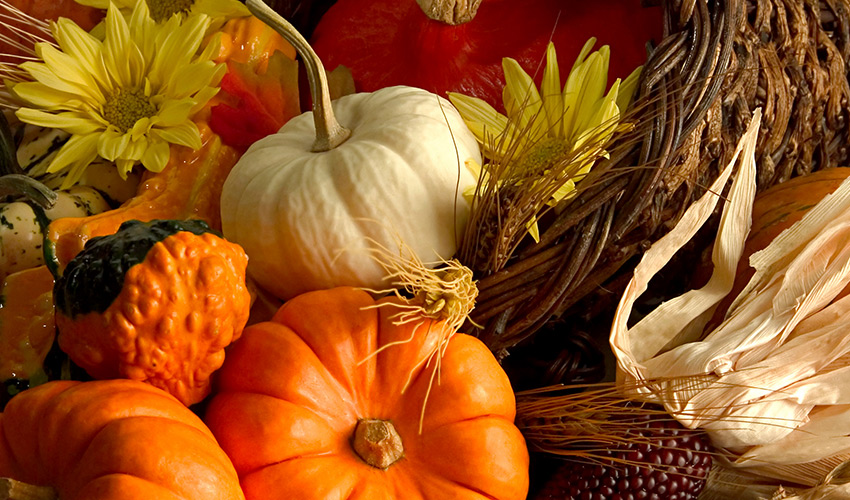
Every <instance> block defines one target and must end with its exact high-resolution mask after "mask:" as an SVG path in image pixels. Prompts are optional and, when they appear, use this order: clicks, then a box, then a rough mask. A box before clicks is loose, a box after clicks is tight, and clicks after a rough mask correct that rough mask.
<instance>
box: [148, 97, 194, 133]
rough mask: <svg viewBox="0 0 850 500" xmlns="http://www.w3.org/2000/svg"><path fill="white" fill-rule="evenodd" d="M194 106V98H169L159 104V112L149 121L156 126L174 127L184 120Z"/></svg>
mask: <svg viewBox="0 0 850 500" xmlns="http://www.w3.org/2000/svg"><path fill="white" fill-rule="evenodd" d="M194 106H195V100H194V99H188V98H187V99H179V100H178V99H171V100H168V101H165V102H163V103H162V104H160V105H159V112H158V113H157V115H156V117H154V118H153V119H152V120H151V121H152V122H153V124H154V126H156V127H174V126H177V125H180V124H181V123H183V122H185V121H186V119H187V118H188V117H189V113H190V112H191V111H192V108H194Z"/></svg>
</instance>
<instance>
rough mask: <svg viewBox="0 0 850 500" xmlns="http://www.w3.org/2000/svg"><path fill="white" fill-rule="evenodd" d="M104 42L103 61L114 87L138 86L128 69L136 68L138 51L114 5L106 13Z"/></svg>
mask: <svg viewBox="0 0 850 500" xmlns="http://www.w3.org/2000/svg"><path fill="white" fill-rule="evenodd" d="M106 40H108V41H109V43H107V44H105V45H104V50H103V59H104V61H105V63H106V67H107V68H108V70H109V74H110V76H111V77H112V79H113V80H114V82H115V85H117V86H118V87H121V88H133V87H135V86H137V85H138V84H139V82H138V79H137V78H134V77H133V76H134V75H133V74H132V73H131V71H130V67H131V66H133V67H138V60H139V59H140V58H141V54H140V53H139V50H138V49H137V48H136V46H135V44H134V43H133V42H132V39H131V36H130V27H129V26H128V25H127V21H126V20H125V19H124V16H123V15H122V14H121V12H120V11H119V10H118V7H117V6H115V5H114V4H112V5H110V6H109V10H107V11H106Z"/></svg>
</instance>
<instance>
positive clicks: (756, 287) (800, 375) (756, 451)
mask: <svg viewBox="0 0 850 500" xmlns="http://www.w3.org/2000/svg"><path fill="white" fill-rule="evenodd" d="M759 120H760V114H759V113H756V114H755V115H754V117H753V120H752V122H751V123H750V126H749V128H748V130H747V132H746V133H745V134H744V136H743V137H742V139H741V142H740V144H739V145H738V148H737V150H736V153H735V158H734V159H733V161H732V162H731V163H730V164H729V165H728V166H727V167H726V169H724V171H723V173H722V175H721V176H720V178H718V180H717V182H715V184H714V186H712V189H711V191H714V192H718V190H719V189H720V188H721V187H722V186H723V183H724V182H726V178H727V177H728V176H729V175H730V174H731V170H732V168H733V166H734V164H736V163H737V164H738V170H737V173H736V174H735V179H734V181H733V183H732V186H731V190H730V192H729V196H728V200H726V201H725V206H724V209H723V214H722V218H721V223H720V227H719V230H718V234H717V239H716V243H715V248H714V253H713V255H712V260H713V263H714V266H715V267H714V271H713V274H712V276H711V279H710V281H709V282H708V284H707V285H705V286H704V287H703V288H701V289H698V290H691V291H689V292H687V293H685V294H683V295H682V296H680V297H677V298H675V299H673V300H670V301H668V302H666V303H664V304H662V305H661V306H659V307H658V308H657V309H656V310H655V311H653V312H652V313H651V314H649V315H648V316H646V317H645V318H643V319H642V320H641V321H640V322H638V323H636V324H635V325H632V326H629V325H628V323H627V321H628V319H629V316H630V313H631V309H632V306H633V304H634V302H635V300H636V299H637V297H638V296H640V294H641V293H643V292H644V291H645V290H646V288H647V283H648V282H649V280H650V279H651V278H652V276H654V275H655V274H656V273H657V272H658V271H659V270H660V269H661V268H662V267H663V266H664V264H666V263H667V262H668V261H669V260H670V258H671V257H672V256H673V254H674V253H675V252H676V251H677V250H678V249H679V248H681V247H682V246H683V245H684V244H685V243H686V242H687V241H688V239H689V238H690V237H692V235H693V234H694V233H695V232H696V231H697V230H698V229H699V227H700V226H701V225H702V224H703V223H704V222H705V221H706V220H707V218H708V216H709V215H710V212H711V210H712V209H713V208H714V207H715V205H716V203H717V202H718V201H719V197H718V196H716V195H712V194H708V195H706V196H704V197H703V198H702V199H700V200H699V201H698V202H697V203H695V204H694V205H693V206H692V207H691V208H690V209H689V210H688V212H687V213H686V215H685V217H684V218H683V219H682V221H681V222H680V223H679V225H677V227H676V228H674V229H673V230H672V231H671V232H670V233H669V234H668V235H667V236H666V237H665V238H663V239H662V240H659V241H658V242H657V243H656V244H655V245H654V246H653V247H652V248H651V249H650V250H649V251H648V252H647V253H646V255H645V256H644V258H643V259H642V261H641V262H640V264H639V265H638V266H637V268H636V269H635V273H634V277H633V278H632V280H631V282H630V283H629V286H628V287H627V289H626V291H625V293H624V295H623V297H622V299H621V302H620V304H619V307H618V310H617V313H616V317H615V320H614V323H613V325H612V331H611V346H612V348H613V350H614V353H615V355H616V356H617V360H618V368H619V375H618V381H619V382H620V383H623V384H624V387H625V386H629V387H642V388H643V389H642V390H641V392H642V394H636V396H638V397H642V398H643V399H649V400H653V401H656V402H659V403H661V404H663V405H664V406H665V407H666V409H667V411H668V412H670V413H671V414H672V415H674V416H675V417H676V418H677V419H679V420H680V421H681V422H682V423H683V424H685V425H686V426H688V427H691V428H697V427H699V428H703V429H705V430H707V431H708V432H709V434H710V436H711V437H712V440H713V442H714V443H715V445H716V446H717V447H718V448H720V449H722V450H724V451H728V452H730V454H731V456H732V457H733V458H732V464H733V465H736V466H747V467H756V468H760V469H761V471H760V473H761V474H766V475H768V476H771V477H773V478H774V479H778V480H784V481H795V480H797V479H799V478H798V477H796V476H795V475H794V473H793V471H794V468H793V467H789V466H790V465H792V464H805V463H813V462H817V461H820V460H824V459H827V458H829V457H834V456H837V455H839V454H846V453H848V451H850V336H848V335H847V328H848V327H850V315H848V314H847V312H848V310H850V299H847V298H845V299H841V300H835V301H834V299H835V298H836V296H837V295H838V294H839V292H840V291H841V290H842V289H843V288H844V287H845V286H846V285H847V284H848V282H850V244H848V242H850V182H845V183H844V184H842V185H841V187H839V188H838V190H837V191H836V192H835V193H834V194H832V195H831V196H828V197H826V198H825V199H824V200H823V201H822V202H821V203H819V204H818V205H817V206H815V207H814V208H813V209H812V210H810V211H809V212H808V213H807V214H806V216H805V217H804V218H803V219H802V220H801V221H800V222H799V223H797V224H796V225H794V226H792V227H791V228H789V229H788V230H786V231H785V232H783V233H782V234H781V235H780V236H778V237H777V238H776V239H775V240H774V241H773V242H772V243H771V244H770V245H769V246H768V247H767V248H765V249H764V250H762V251H761V252H758V253H756V254H754V255H753V256H752V257H751V259H750V265H751V266H753V267H754V268H755V271H756V272H755V275H754V276H753V278H752V280H751V281H750V282H749V284H748V285H747V287H746V288H745V290H744V291H743V292H742V293H741V294H740V295H739V296H738V297H737V298H736V299H735V300H734V303H733V305H732V306H731V307H730V309H729V311H728V312H727V314H726V316H725V319H724V321H723V322H722V323H721V324H720V325H718V326H717V327H715V328H713V329H712V330H711V331H703V330H704V328H705V326H706V324H707V321H708V318H709V317H710V316H711V314H712V313H713V310H714V308H715V307H716V305H717V303H718V302H719V301H720V300H721V299H722V298H723V297H724V296H725V295H726V294H728V293H729V291H730V290H731V287H732V283H733V281H734V278H735V268H736V266H737V261H738V260H739V259H740V256H741V252H742V248H743V244H744V241H745V240H746V237H747V235H748V232H749V225H750V219H751V208H752V201H753V198H754V195H755V187H756V186H755V177H754V176H755V170H756V169H755V158H754V156H753V150H754V146H755V142H756V140H757V132H758V127H759ZM771 468H772V472H770V471H771ZM783 471H785V473H783ZM796 484H801V483H800V482H797V483H796ZM802 484H805V483H804V482H803V483H802ZM827 486H828V488H827ZM820 487H821V492H822V493H823V494H826V491H827V490H828V491H829V495H832V496H834V495H839V494H840V493H839V491H843V488H846V486H844V485H836V484H834V483H829V484H822V485H821V486H820ZM824 488H826V489H824ZM809 494H814V493H812V492H809V493H803V494H800V495H801V496H799V497H794V498H816V497H811V496H805V495H809ZM844 494H846V492H844ZM777 498H783V497H781V496H779V497H777Z"/></svg>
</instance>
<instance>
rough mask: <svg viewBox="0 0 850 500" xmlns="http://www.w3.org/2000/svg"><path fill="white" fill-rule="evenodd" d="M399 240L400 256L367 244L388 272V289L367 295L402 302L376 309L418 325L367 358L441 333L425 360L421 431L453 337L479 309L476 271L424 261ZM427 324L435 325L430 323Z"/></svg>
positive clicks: (456, 264)
mask: <svg viewBox="0 0 850 500" xmlns="http://www.w3.org/2000/svg"><path fill="white" fill-rule="evenodd" d="M367 222H368V221H367ZM372 222H375V221H372ZM375 223H377V222H375ZM396 238H397V247H398V253H393V252H392V251H390V250H389V249H388V248H386V247H385V246H383V245H381V244H380V243H379V242H377V241H376V240H374V239H371V238H368V239H367V242H368V244H370V245H371V246H370V247H368V248H366V249H364V250H365V251H367V252H368V253H369V254H370V255H371V257H372V259H373V260H375V262H377V263H378V264H379V265H380V266H381V267H383V268H384V271H386V273H387V277H386V278H385V279H386V281H387V285H388V286H389V288H387V289H384V290H371V289H365V290H366V291H368V292H370V293H372V294H375V295H394V296H395V297H396V298H398V299H399V300H398V301H395V302H381V303H379V304H378V305H376V306H374V307H384V308H391V309H395V310H396V312H395V313H394V314H393V315H392V316H391V317H392V319H393V322H394V324H397V325H403V324H416V325H417V326H416V328H414V330H413V332H412V334H411V338H410V339H409V340H402V341H399V342H397V343H391V344H387V345H385V346H383V347H381V348H380V349H378V350H376V351H375V352H374V353H372V354H371V355H370V356H369V357H372V356H375V355H377V354H378V353H380V352H381V351H383V350H384V349H392V348H393V347H394V346H395V345H396V344H398V343H405V342H409V341H410V340H413V336H415V335H427V334H428V333H429V331H425V330H426V329H429V330H433V329H439V330H438V335H437V342H436V343H435V344H434V347H433V349H432V350H431V351H430V352H428V353H426V356H425V358H424V360H423V363H424V364H425V368H426V369H430V370H431V373H430V380H429V383H428V390H427V392H426V395H425V400H424V401H423V403H422V409H421V413H420V419H419V430H420V432H421V431H422V423H423V421H424V418H425V407H426V405H427V401H428V396H429V395H430V393H431V389H432V388H433V385H434V383H435V382H436V383H439V374H440V366H441V360H442V357H443V354H444V353H445V350H446V348H447V347H448V344H449V341H450V340H451V338H452V337H453V336H454V335H455V333H456V332H457V331H458V330H459V329H460V327H461V326H462V325H463V324H464V323H466V322H467V320H468V319H469V313H470V312H471V311H472V310H473V309H474V308H475V298H476V297H477V296H478V288H477V287H476V284H475V281H474V280H473V279H472V270H471V269H469V268H467V267H465V266H463V265H462V264H460V262H458V261H457V260H455V259H452V260H449V261H442V262H432V263H426V262H422V261H421V260H420V259H419V258H418V257H417V256H416V254H415V253H414V252H413V251H411V249H410V247H409V246H408V245H407V244H406V243H405V242H404V241H402V240H401V239H400V238H399V237H398V235H396ZM426 320H432V322H428V321H426ZM367 359H368V358H367ZM363 361H365V360H361V363H362V362H363ZM415 368H417V367H411V371H410V372H409V374H408V378H407V382H406V383H405V385H404V388H405V390H406V388H407V387H408V385H409V384H410V383H411V382H412V379H411V375H412V373H414V372H415Z"/></svg>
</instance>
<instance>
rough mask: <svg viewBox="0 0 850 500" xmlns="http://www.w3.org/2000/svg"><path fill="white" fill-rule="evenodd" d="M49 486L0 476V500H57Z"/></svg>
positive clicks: (53, 490) (54, 491)
mask: <svg viewBox="0 0 850 500" xmlns="http://www.w3.org/2000/svg"><path fill="white" fill-rule="evenodd" d="M58 498H59V495H58V494H57V493H56V490H55V489H53V488H51V487H50V486H36V485H34V484H29V483H24V482H22V481H17V480H15V479H11V478H8V477H4V478H0V500H57V499H58Z"/></svg>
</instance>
